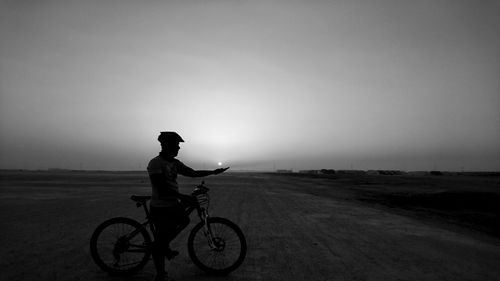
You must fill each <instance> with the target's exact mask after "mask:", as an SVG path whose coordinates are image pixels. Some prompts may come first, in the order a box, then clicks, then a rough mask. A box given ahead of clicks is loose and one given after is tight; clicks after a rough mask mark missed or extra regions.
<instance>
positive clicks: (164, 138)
mask: <svg viewBox="0 0 500 281" xmlns="http://www.w3.org/2000/svg"><path fill="white" fill-rule="evenodd" d="M158 141H159V142H160V143H167V142H184V140H183V139H182V138H181V136H179V134H177V133H176V132H161V133H160V135H159V136H158Z"/></svg>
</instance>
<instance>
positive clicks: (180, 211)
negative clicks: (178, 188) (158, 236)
mask: <svg viewBox="0 0 500 281" xmlns="http://www.w3.org/2000/svg"><path fill="white" fill-rule="evenodd" d="M168 220H169V221H170V223H169V224H170V227H169V232H168V234H167V235H166V236H165V240H167V241H168V244H170V242H172V241H173V240H174V239H175V237H177V236H178V235H179V234H180V233H181V232H182V230H184V228H186V227H187V226H188V225H189V222H190V219H189V216H188V214H187V213H186V211H185V210H184V208H183V207H182V206H181V205H179V206H176V207H172V208H171V211H170V213H169V216H168Z"/></svg>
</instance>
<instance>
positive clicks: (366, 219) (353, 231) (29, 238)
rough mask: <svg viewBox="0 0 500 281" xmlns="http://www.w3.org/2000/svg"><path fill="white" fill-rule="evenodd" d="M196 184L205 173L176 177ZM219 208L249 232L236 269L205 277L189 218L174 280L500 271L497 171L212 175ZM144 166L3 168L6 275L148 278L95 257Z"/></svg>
mask: <svg viewBox="0 0 500 281" xmlns="http://www.w3.org/2000/svg"><path fill="white" fill-rule="evenodd" d="M178 181H179V183H180V185H181V192H183V193H189V192H190V191H191V190H192V188H193V187H194V186H195V185H196V184H197V183H199V182H200V181H201V179H191V178H184V177H179V179H178ZM205 181H206V185H207V186H209V187H210V188H211V191H210V194H211V200H212V201H211V205H210V212H211V214H212V216H220V217H226V218H229V219H231V220H232V221H234V222H235V223H237V224H238V225H239V226H240V227H241V229H242V230H243V231H244V233H245V235H246V238H247V242H248V253H247V257H246V259H245V261H244V263H243V264H242V266H241V267H240V268H238V269H237V270H236V271H234V272H233V273H231V274H230V275H228V276H225V277H210V276H206V275H205V274H204V273H203V272H202V271H200V270H199V269H198V268H196V266H195V265H194V264H193V263H192V262H191V260H190V259H189V257H188V255H187V249H186V241H187V235H188V233H189V230H190V229H191V228H192V227H193V225H194V223H196V222H197V218H196V216H195V214H193V215H192V216H191V221H192V222H191V225H190V226H188V228H187V229H186V230H185V231H184V232H183V233H182V234H181V235H180V236H179V237H178V238H177V240H176V241H175V242H174V243H173V245H172V248H175V249H178V250H179V251H180V252H181V254H180V255H179V256H178V257H177V258H176V259H175V260H173V261H172V262H171V263H169V264H168V270H169V272H170V275H171V277H173V278H175V279H176V280H179V281H181V280H209V281H218V280H225V281H239V280H266V281H267V280H286V281H295V280H325V281H326V280H332V281H333V280H344V281H351V280H380V281H382V280H383V281H390V280H394V281H396V280H398V281H401V280H415V281H416V280H426V281H431V280H453V281H459V280H478V281H487V280H500V230H499V206H500V202H499V201H500V200H499V198H500V177H498V176H464V175H462V176H446V175H444V176H428V175H425V176H422V175H420V176H419V175H400V176H382V175H375V176H369V175H332V176H307V175H297V174H272V173H225V174H222V175H218V176H210V177H207V178H205ZM149 193H150V186H149V180H148V178H147V174H146V173H145V172H128V173H125V172H66V171H55V172H54V171H50V172H49V171H38V172H35V171H1V172H0V229H1V232H0V235H1V236H0V242H1V247H0V253H1V260H0V269H1V270H0V280H9V281H10V280H51V281H57V280H65V281H66V280H67V281H71V280H91V281H104V280H109V281H112V280H137V281H142V280H152V279H153V277H154V273H155V270H154V266H153V263H152V262H150V263H148V264H147V265H146V267H145V268H144V269H143V270H142V271H141V272H139V273H138V274H136V275H134V276H131V277H126V278H123V277H113V276H109V275H107V274H106V273H104V272H102V271H101V270H100V269H99V268H98V267H97V266H96V265H95V264H94V263H93V261H92V259H91V257H90V253H89V240H90V236H91V235H92V232H93V231H94V229H95V228H96V226H97V225H99V224H100V223H101V222H102V221H104V220H106V219H109V218H112V217H116V216H127V217H131V218H134V219H137V220H143V219H144V214H143V211H142V210H141V209H137V208H136V207H135V205H134V203H133V202H132V201H131V200H130V199H129V197H130V195H132V194H136V195H148V194H149Z"/></svg>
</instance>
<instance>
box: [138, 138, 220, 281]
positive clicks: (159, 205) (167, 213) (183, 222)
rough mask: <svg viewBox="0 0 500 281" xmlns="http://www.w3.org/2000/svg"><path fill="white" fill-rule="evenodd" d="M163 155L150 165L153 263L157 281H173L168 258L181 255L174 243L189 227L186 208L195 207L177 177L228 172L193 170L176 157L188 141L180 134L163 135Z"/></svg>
mask: <svg viewBox="0 0 500 281" xmlns="http://www.w3.org/2000/svg"><path fill="white" fill-rule="evenodd" d="M158 141H159V142H160V144H161V152H160V154H159V155H158V156H156V157H155V158H153V159H151V161H149V164H148V168H147V169H148V174H149V179H150V180H151V186H152V196H151V203H150V208H151V219H152V221H153V223H154V225H155V227H156V234H155V242H154V245H153V261H154V264H155V267H156V277H155V281H160V280H162V281H165V280H172V279H170V278H169V277H168V276H167V274H166V271H165V258H167V259H169V260H170V259H172V258H174V257H175V256H177V255H178V254H179V252H177V251H174V250H172V249H170V242H171V241H172V240H173V239H174V238H175V237H177V235H179V233H180V232H181V231H182V230H183V229H184V228H186V226H187V225H188V224H189V221H190V220H189V216H188V214H186V212H185V206H186V205H190V204H193V203H194V201H193V200H195V199H193V198H192V197H191V196H190V195H185V194H181V193H179V186H178V184H177V174H180V175H183V176H186V177H205V176H209V175H217V174H220V173H223V172H224V171H226V170H227V169H229V167H227V168H219V169H215V170H212V171H206V170H193V169H192V168H190V167H188V166H186V165H184V164H183V163H182V162H181V161H179V160H177V159H176V158H175V157H176V156H177V154H178V152H179V149H180V147H179V143H180V142H184V140H183V139H182V138H181V136H179V135H178V134H177V133H176V132H161V133H160V135H159V136H158Z"/></svg>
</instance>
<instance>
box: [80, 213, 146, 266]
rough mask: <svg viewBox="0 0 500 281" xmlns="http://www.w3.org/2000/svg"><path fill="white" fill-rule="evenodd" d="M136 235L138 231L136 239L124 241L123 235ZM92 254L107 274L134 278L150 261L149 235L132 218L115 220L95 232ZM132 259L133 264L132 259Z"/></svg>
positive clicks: (110, 220) (101, 225)
mask: <svg viewBox="0 0 500 281" xmlns="http://www.w3.org/2000/svg"><path fill="white" fill-rule="evenodd" d="M133 232H137V233H136V234H135V235H134V236H133V237H131V238H129V239H127V238H124V237H125V236H124V235H127V234H130V233H133ZM120 239H122V240H121V241H120ZM132 239H133V241H132ZM131 248H132V249H131ZM134 249H135V250H134ZM90 253H91V255H92V259H93V260H94V262H95V263H96V264H97V265H98V266H99V267H100V268H101V269H102V270H104V271H106V272H107V273H109V274H111V275H132V274H134V273H137V272H138V271H139V270H141V269H142V268H143V267H144V266H145V265H146V263H147V262H148V261H149V259H150V257H151V237H150V235H149V232H148V231H147V230H146V229H145V228H144V227H143V226H142V225H141V224H140V223H139V222H137V221H135V220H133V219H130V218H125V217H116V218H112V219H109V220H107V221H104V222H103V223H101V224H100V225H99V226H98V227H97V228H96V229H95V231H94V233H93V234H92V237H91V238H90ZM128 254H130V256H129V255H128ZM132 257H134V259H133V262H131V260H130V258H132ZM122 263H123V264H122Z"/></svg>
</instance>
